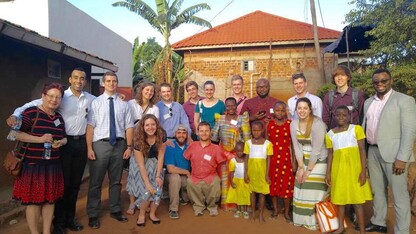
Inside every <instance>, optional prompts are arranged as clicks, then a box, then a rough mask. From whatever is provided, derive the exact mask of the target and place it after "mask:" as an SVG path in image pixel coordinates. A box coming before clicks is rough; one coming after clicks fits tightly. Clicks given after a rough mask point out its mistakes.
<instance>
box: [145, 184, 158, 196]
mask: <svg viewBox="0 0 416 234" xmlns="http://www.w3.org/2000/svg"><path fill="white" fill-rule="evenodd" d="M146 190H147V192H149V193H150V194H152V195H154V194H155V193H156V189H155V188H153V186H151V185H146Z"/></svg>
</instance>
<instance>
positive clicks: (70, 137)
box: [66, 134, 85, 141]
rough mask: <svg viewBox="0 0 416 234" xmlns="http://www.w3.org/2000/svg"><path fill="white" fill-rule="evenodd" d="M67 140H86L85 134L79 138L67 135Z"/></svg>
mask: <svg viewBox="0 0 416 234" xmlns="http://www.w3.org/2000/svg"><path fill="white" fill-rule="evenodd" d="M66 138H68V139H72V140H75V141H77V140H81V139H85V134H84V135H78V136H70V135H66Z"/></svg>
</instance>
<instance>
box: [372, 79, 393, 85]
mask: <svg viewBox="0 0 416 234" xmlns="http://www.w3.org/2000/svg"><path fill="white" fill-rule="evenodd" d="M389 81H390V79H384V80H373V85H378V84H387V82H389Z"/></svg>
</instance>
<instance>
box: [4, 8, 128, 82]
mask: <svg viewBox="0 0 416 234" xmlns="http://www.w3.org/2000/svg"><path fill="white" fill-rule="evenodd" d="M109 17H111V15H109ZM0 18H2V19H4V20H7V21H10V22H12V23H14V24H18V25H21V26H23V27H25V28H28V29H31V30H33V31H35V32H37V33H39V34H41V35H43V36H46V37H49V38H53V39H58V40H60V41H63V42H64V43H65V44H67V45H69V46H71V47H74V48H75V49H79V50H82V51H85V52H87V53H89V54H91V55H95V56H98V57H100V58H102V59H105V60H109V61H111V62H113V63H115V64H116V65H117V66H118V72H117V76H118V77H119V86H120V87H131V85H132V47H133V46H132V44H131V43H130V42H128V41H127V40H126V39H124V38H122V37H121V36H119V35H118V34H116V33H114V32H113V31H111V30H110V29H108V28H107V27H105V26H104V25H102V24H101V23H99V22H98V21H96V20H95V19H93V18H92V17H90V16H89V15H87V14H86V13H84V12H83V11H81V10H79V9H78V8H76V7H75V6H73V5H72V4H71V3H69V2H67V1H66V0H15V1H13V2H5V3H4V2H0ZM105 71H106V70H104V69H102V68H98V67H93V69H92V72H93V73H96V72H97V73H103V72H105Z"/></svg>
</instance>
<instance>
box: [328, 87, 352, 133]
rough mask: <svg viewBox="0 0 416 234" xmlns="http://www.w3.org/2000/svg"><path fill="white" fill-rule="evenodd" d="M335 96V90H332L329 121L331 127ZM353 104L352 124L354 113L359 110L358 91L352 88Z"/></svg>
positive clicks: (330, 93) (330, 92)
mask: <svg viewBox="0 0 416 234" xmlns="http://www.w3.org/2000/svg"><path fill="white" fill-rule="evenodd" d="M334 95H335V90H331V91H329V112H330V119H329V124H330V126H331V122H332V113H333V111H332V105H333V103H334ZM352 103H353V109H352V110H350V123H352V112H353V111H354V110H358V90H356V89H354V88H352Z"/></svg>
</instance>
